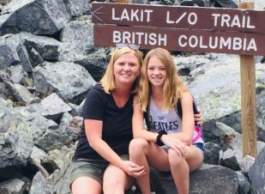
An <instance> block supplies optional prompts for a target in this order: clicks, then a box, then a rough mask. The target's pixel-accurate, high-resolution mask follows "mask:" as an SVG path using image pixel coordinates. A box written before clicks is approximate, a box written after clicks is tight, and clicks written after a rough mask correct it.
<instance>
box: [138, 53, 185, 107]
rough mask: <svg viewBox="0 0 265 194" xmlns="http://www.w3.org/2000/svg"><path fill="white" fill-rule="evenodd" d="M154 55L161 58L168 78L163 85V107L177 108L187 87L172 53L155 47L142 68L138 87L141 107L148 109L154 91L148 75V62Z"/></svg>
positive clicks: (145, 59) (146, 57) (148, 54)
mask: <svg viewBox="0 0 265 194" xmlns="http://www.w3.org/2000/svg"><path fill="white" fill-rule="evenodd" d="M153 56H155V57H157V59H159V60H160V61H161V62H162V63H163V64H164V65H165V68H166V79H165V82H164V85H163V102H162V108H163V109H166V110H168V109H171V108H175V106H176V103H177V101H178V99H179V98H181V94H182V92H183V91H184V90H185V87H184V85H183V83H182V81H181V79H180V77H179V75H178V74H177V70H176V65H175V63H174V60H173V57H172V56H171V55H170V53H169V52H168V51H167V50H166V49H163V48H155V49H152V50H150V51H149V52H148V53H147V55H146V56H145V58H144V62H143V66H142V68H141V77H140V83H139V89H138V96H139V100H140V103H141V109H142V110H143V111H146V108H147V106H148V103H149V100H150V95H151V92H152V91H151V87H150V83H149V80H148V77H147V69H148V63H149V61H150V59H151V57H153Z"/></svg>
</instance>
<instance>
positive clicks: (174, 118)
mask: <svg viewBox="0 0 265 194" xmlns="http://www.w3.org/2000/svg"><path fill="white" fill-rule="evenodd" d="M149 108H150V112H149V121H150V127H151V130H152V131H154V132H159V131H161V130H164V131H166V132H167V133H172V132H173V133H176V132H178V131H180V130H181V120H180V118H179V116H178V114H177V112H176V110H175V109H170V110H161V109H160V108H159V107H158V106H157V105H156V104H155V102H154V100H153V99H152V98H151V100H150V107H149Z"/></svg>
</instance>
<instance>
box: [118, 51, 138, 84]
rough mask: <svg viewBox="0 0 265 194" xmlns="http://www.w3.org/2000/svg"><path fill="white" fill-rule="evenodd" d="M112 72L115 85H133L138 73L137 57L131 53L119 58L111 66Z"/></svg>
mask: <svg viewBox="0 0 265 194" xmlns="http://www.w3.org/2000/svg"><path fill="white" fill-rule="evenodd" d="M113 72H114V78H115V82H116V84H129V85H131V84H133V83H134V81H135V80H136V78H137V77H138V76H139V72H140V64H139V61H138V59H137V57H136V56H135V55H134V54H132V53H128V54H124V55H122V56H120V57H119V58H118V59H117V60H116V61H115V63H114V65H113Z"/></svg>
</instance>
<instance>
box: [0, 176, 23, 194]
mask: <svg viewBox="0 0 265 194" xmlns="http://www.w3.org/2000/svg"><path fill="white" fill-rule="evenodd" d="M26 188H27V186H26V182H25V181H23V180H21V179H18V178H14V179H11V180H7V181H4V182H1V183H0V193H1V194H23V193H25V192H26Z"/></svg>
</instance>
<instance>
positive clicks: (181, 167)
mask: <svg viewBox="0 0 265 194" xmlns="http://www.w3.org/2000/svg"><path fill="white" fill-rule="evenodd" d="M168 160H169V164H170V170H171V174H172V176H173V179H174V182H175V184H176V187H177V190H178V193H179V194H188V193H189V184H190V179H189V176H190V172H191V171H193V170H195V169H197V168H199V167H200V166H201V164H202V162H203V153H202V151H201V150H200V149H198V148H197V147H196V146H193V145H192V146H189V147H187V150H186V154H185V155H184V156H181V155H179V153H177V152H176V151H174V150H173V149H169V150H168Z"/></svg>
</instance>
